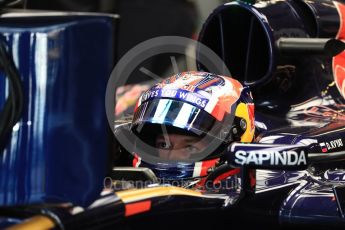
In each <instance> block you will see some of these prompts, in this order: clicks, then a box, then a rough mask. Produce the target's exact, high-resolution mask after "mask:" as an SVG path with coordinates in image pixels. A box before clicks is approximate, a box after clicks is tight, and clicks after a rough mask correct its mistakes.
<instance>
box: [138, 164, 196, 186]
mask: <svg viewBox="0 0 345 230" xmlns="http://www.w3.org/2000/svg"><path fill="white" fill-rule="evenodd" d="M140 167H147V168H150V169H151V170H152V171H153V172H154V173H155V175H156V176H157V177H158V178H160V179H161V180H181V179H189V178H192V177H193V172H194V167H195V163H175V164H172V163H171V164H165V163H157V164H155V165H153V164H150V163H147V162H142V163H141V164H140ZM162 182H164V181H162Z"/></svg>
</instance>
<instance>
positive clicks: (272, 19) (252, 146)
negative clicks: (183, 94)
mask: <svg viewBox="0 0 345 230" xmlns="http://www.w3.org/2000/svg"><path fill="white" fill-rule="evenodd" d="M94 17H95V16H92V17H91V19H90V18H88V17H86V16H84V17H83V18H81V19H80V18H79V19H80V20H86V19H89V20H91V21H87V22H88V23H92V22H93V21H92V20H95V22H94V23H97V20H96V19H95V18H94ZM102 17H104V15H103V16H102ZM70 19H71V18H70V17H68V18H65V19H64V20H65V21H66V20H70ZM72 19H75V18H72ZM99 20H106V21H107V19H105V18H102V19H99ZM343 20H345V4H343V3H342V2H341V1H330V0H318V1H303V0H284V1H283V0H281V1H262V2H257V3H255V4H254V5H252V4H249V3H246V2H237V1H236V2H230V3H226V4H225V5H222V6H220V7H218V8H217V9H215V10H214V11H213V13H212V14H211V15H210V16H209V18H208V19H207V20H206V22H205V23H204V26H203V28H202V31H201V32H200V35H199V42H201V43H202V44H204V45H206V46H207V47H209V48H210V49H212V50H213V52H215V53H216V54H217V55H218V56H220V57H221V59H222V60H223V61H224V63H225V65H226V67H227V68H228V69H229V71H230V72H231V76H232V77H233V78H235V79H236V80H238V81H239V82H241V83H242V84H243V86H244V88H246V89H247V88H248V89H250V91H251V92H252V97H253V98H254V103H255V122H254V120H252V121H253V123H250V122H249V121H248V119H249V120H250V117H249V118H248V117H246V118H244V119H245V120H246V121H247V122H246V123H245V125H243V123H242V120H239V121H238V125H239V126H238V127H242V128H243V129H244V131H243V132H244V133H245V132H247V131H246V130H247V129H248V128H249V126H252V127H255V137H254V140H253V142H251V141H248V140H246V139H241V138H240V139H238V140H237V141H232V142H231V143H229V145H227V146H226V147H225V148H224V154H223V156H222V162H223V163H222V164H221V165H218V164H217V163H218V160H217V161H215V160H214V158H212V159H211V158H205V159H204V160H203V161H202V162H201V163H200V162H195V161H193V162H188V163H185V164H176V165H175V166H171V165H169V166H167V167H166V166H164V165H163V164H157V165H158V167H153V166H152V163H151V162H150V163H148V162H144V160H142V159H144V157H145V156H142V155H140V154H139V153H138V154H139V155H140V156H137V155H135V156H133V157H132V155H131V152H132V151H130V150H128V148H125V146H123V143H122V142H121V141H119V143H118V145H117V146H116V150H117V153H118V154H122V155H124V156H129V157H130V159H131V160H132V159H133V165H134V167H129V166H126V167H124V166H117V167H114V168H113V169H112V171H111V173H110V174H109V176H108V177H106V178H105V180H103V178H104V177H102V175H105V168H106V164H104V163H102V161H101V160H100V159H99V157H98V158H97V157H95V154H89V153H88V152H90V151H91V150H90V151H88V150H86V149H87V148H90V149H91V148H96V147H95V146H96V145H95V142H97V140H99V141H101V140H100V139H98V137H97V134H101V132H97V133H95V134H96V135H95V134H94V135H93V136H92V137H95V138H96V139H95V140H91V139H93V138H90V136H89V138H88V140H89V141H90V143H85V142H84V141H83V140H80V136H79V139H76V138H77V136H78V135H82V134H83V132H82V131H83V129H85V127H84V126H82V125H85V123H83V124H81V123H79V122H78V119H76V120H73V119H74V118H73V117H70V121H69V124H70V125H73V121H75V124H74V125H75V130H74V131H73V132H66V130H65V129H63V128H62V129H61V127H63V126H62V125H61V124H60V126H59V124H58V125H57V124H55V125H56V127H55V126H54V125H52V124H53V123H49V122H50V120H49V119H51V117H50V116H52V115H49V116H47V117H44V116H46V115H45V114H44V113H43V112H42V113H37V114H41V118H42V119H43V120H42V124H41V123H40V124H41V125H38V126H37V127H36V126H35V130H37V129H38V130H39V132H38V133H40V135H39V136H38V137H35V138H38V140H39V139H40V138H43V136H44V135H48V136H49V135H52V136H50V137H49V138H47V140H49V142H48V143H50V144H53V145H54V146H57V148H58V149H60V150H63V151H61V152H57V151H55V150H51V149H52V148H49V146H45V145H40V144H37V145H35V143H41V142H39V141H37V142H33V143H34V145H33V147H32V148H31V147H30V149H29V148H28V149H27V148H24V147H16V144H15V143H13V140H14V139H15V138H17V139H15V140H24V139H23V138H28V139H30V132H27V130H26V129H28V128H25V129H24V128H22V129H24V132H22V133H21V135H23V136H25V137H22V136H20V135H19V134H18V133H15V134H12V139H11V145H10V146H8V147H7V150H4V152H3V154H2V155H0V157H1V158H2V163H1V164H0V172H1V174H2V175H0V176H1V181H0V183H1V184H0V186H2V187H1V188H2V191H1V192H0V202H1V203H0V204H1V209H0V216H1V218H0V226H1V227H9V228H10V229H11V228H13V229H26V228H29V227H31V228H32V229H50V228H56V229H59V228H61V229H108V228H110V227H113V228H120V229H121V228H123V229H131V228H133V229H138V228H154V229H156V228H165V229H173V228H187V227H189V226H193V228H201V229H206V228H215V227H255V228H259V229H260V228H267V227H272V226H274V227H285V228H289V227H296V226H297V227H313V228H320V229H325V228H330V227H332V228H338V227H340V228H343V227H344V226H345V146H344V142H345V113H344V109H345V99H344V98H345V72H344V70H345V62H344V61H345V52H343V51H344V50H345V45H344V43H343V42H342V40H343V39H345V28H344V24H343ZM107 22H108V21H107ZM83 29H84V30H87V28H83ZM69 30H70V31H69V33H74V32H75V33H77V32H80V30H81V29H80V28H77V29H76V30H73V28H72V29H71V28H69ZM104 31H106V32H109V28H108V27H106V28H104ZM104 31H103V32H104ZM61 33H62V32H61ZM109 34H111V33H109ZM51 36H53V35H51ZM55 36H57V35H55ZM60 36H63V35H60ZM43 38H45V39H47V37H44V36H38V35H37V39H43ZM13 39H15V37H14V38H13ZM55 39H57V38H56V37H55ZM43 40H44V39H43ZM44 41H45V42H47V40H44ZM12 42H13V44H15V41H12ZM41 42H42V41H41ZM44 44H46V43H44ZM52 44H54V43H52ZM43 47H44V45H43ZM56 47H58V46H56ZM106 50H107V49H104V52H106ZM60 51H61V52H62V51H63V50H60ZM36 52H38V51H36ZM102 52H103V51H102ZM56 55H57V54H56ZM201 55H202V54H201V52H200V49H197V55H196V56H197V57H198V56H201ZM100 56H101V55H100ZM53 57H55V58H58V56H53ZM85 58H86V57H85ZM41 64H42V63H41ZM53 67H54V65H52V67H51V69H50V70H49V71H53V70H54V68H53ZM55 68H58V67H57V65H55ZM198 70H199V71H200V72H198V73H197V74H199V73H201V71H204V72H202V73H203V74H204V73H206V72H211V71H210V70H209V69H207V67H206V66H204V65H203V64H202V63H198ZM23 71H25V70H23ZM37 71H38V72H39V71H40V69H39V68H38V67H37ZM46 71H48V70H46ZM53 72H54V71H53ZM54 73H55V72H54ZM85 74H87V73H85ZM217 74H219V75H221V74H222V73H221V72H220V73H212V74H209V73H208V74H205V76H204V75H203V76H202V77H203V78H208V81H206V82H205V81H203V82H202V84H201V83H200V82H199V81H198V82H197V83H195V84H196V85H193V86H194V88H193V90H194V89H196V88H198V87H199V88H200V86H201V85H202V86H205V88H207V87H209V86H210V85H213V84H218V83H219V81H218V80H219V79H218V78H217V77H216V75H217ZM185 75H186V74H185V73H180V74H177V75H176V76H174V79H175V80H176V79H177V78H178V77H182V78H183V77H185ZM187 75H188V73H187ZM42 76H43V75H42ZM177 76H178V77H177ZM217 76H218V75H217ZM215 79H216V80H215ZM169 81H170V79H169ZM236 82H237V81H233V84H237V83H236ZM45 83H46V82H41V83H40V84H41V85H40V84H38V86H37V87H38V90H37V91H38V92H40V93H42V92H44V90H43V88H44V87H43V88H42V84H43V85H44V84H45ZM165 83H166V82H165ZM199 83H200V84H199ZM221 84H225V83H224V82H222V83H221ZM1 86H2V85H1ZM4 87H5V86H4ZM39 87H41V88H39ZM99 87H100V88H102V86H101V85H100V86H99ZM27 88H30V87H29V86H28V87H27ZM52 89H53V90H54V88H52ZM40 90H41V91H40ZM145 90H147V88H145ZM35 91H36V89H35ZM100 91H102V90H100ZM80 92H83V91H80ZM90 92H91V90H87V89H86V90H85V92H84V93H85V94H89V93H90ZM102 92H103V91H102ZM148 92H149V93H148V94H146V95H147V96H145V100H148V99H150V97H155V96H151V95H154V93H152V92H153V91H148ZM155 92H156V91H155ZM40 93H38V94H36V95H35V97H37V98H38V99H37V98H36V99H37V100H38V101H41V100H43V99H42V97H43V96H42V95H41V94H40ZM157 94H158V93H157ZM43 95H45V94H44V93H43ZM248 95H249V94H248ZM60 96H61V95H60ZM30 98H31V97H30ZM33 98H34V97H33ZM43 98H45V97H43ZM76 98H79V99H80V97H76ZM168 98H170V97H168V96H166V97H164V100H168ZM36 99H35V100H36ZM141 99H142V98H141ZM46 100H47V101H49V100H52V97H49V95H48V96H47V99H44V101H43V102H42V101H41V102H42V103H43V105H45V104H44V103H46ZM90 100H91V99H90ZM152 101H153V100H152ZM77 102H80V103H82V100H80V101H77ZM142 102H145V101H142ZM51 103H52V107H51V108H50V109H51V111H54V112H55V114H54V116H58V115H63V114H64V109H63V108H62V106H60V104H59V103H56V104H54V103H53V102H51ZM65 103H67V102H66V101H65ZM118 103H121V102H118ZM169 103H173V102H171V101H169ZM207 103H209V101H208V102H207ZM62 104H63V103H62ZM72 104H73V103H72V102H71V104H69V103H67V104H66V105H67V107H68V108H72V107H73V106H71V105H72ZM91 104H93V105H94V106H89V107H85V108H86V109H85V111H83V114H80V115H81V116H84V115H85V114H86V115H85V116H89V113H88V112H91V111H92V110H93V109H95V108H96V103H94V101H91ZM40 105H41V104H39V103H38V104H35V106H40ZM145 105H147V107H149V106H150V105H149V104H145ZM140 106H141V105H138V104H137V106H136V108H135V110H136V111H139V112H140V113H139V115H134V118H133V121H135V120H138V119H140V118H141V117H144V116H145V113H146V111H149V110H146V108H145V110H142V109H141V107H140ZM202 107H207V105H206V104H205V106H202ZM29 108H31V107H30V106H29ZM35 108H38V107H35ZM174 108H180V107H178V104H176V107H174ZM181 108H182V107H181ZM181 108H180V109H181ZM250 108H251V107H250V106H249V107H248V108H247V107H246V112H247V114H250V113H251V110H250ZM87 109H89V110H88V111H87ZM47 110H49V108H47ZM27 111H29V112H28V114H30V113H31V112H32V111H31V110H28V109H24V114H26V112H27ZM30 111H31V112H30ZM42 111H43V109H42ZM198 111H199V110H198ZM149 112H150V111H149ZM35 114H36V112H35ZM37 114H36V115H37ZM92 114H94V112H93V111H92ZM37 116H38V115H37ZM208 116H209V115H206V114H204V117H205V118H206V117H208ZM248 116H249V115H248ZM90 119H91V120H92V119H94V120H92V121H94V122H92V123H90V127H91V126H92V127H95V129H96V130H98V129H99V126H98V123H97V119H95V118H90ZM233 119H234V121H236V119H235V118H233ZM46 120H49V122H48V121H46ZM44 122H47V123H44ZM60 122H62V120H60ZM248 122H249V123H248ZM62 123H63V122H62ZM192 123H193V125H194V120H193V122H192ZM192 123H188V125H189V126H191V125H192ZM45 124H49V125H48V126H49V129H48V130H47V131H44V132H47V133H48V134H44V132H43V131H42V130H43V127H44V126H45ZM29 126H30V125H29ZM132 127H133V122H128V121H121V122H117V123H116V126H115V128H114V132H115V136H116V137H117V139H118V140H121V138H123V137H126V138H127V139H133V138H134V137H133V136H132V135H133V132H132V131H131V128H132ZM40 128H42V130H41V129H40ZM18 129H19V130H20V128H19V127H17V130H18ZM13 130H15V129H13ZM253 130H254V128H253ZM67 131H68V130H67ZM69 131H71V130H69ZM238 131H239V130H238V129H236V130H235V131H234V130H233V129H232V132H233V134H237V133H238ZM13 132H14V131H13ZM49 132H52V134H49ZM33 133H35V132H33ZM69 133H72V134H69ZM74 133H77V134H78V135H74ZM66 134H69V135H70V136H68V135H67V136H65V135H66ZM242 134H243V133H242ZM35 135H36V134H35ZM27 136H28V137H27ZM14 137H15V138H14ZM54 137H55V138H56V139H54ZM71 137H73V138H74V139H73V140H74V142H72V141H71V140H70V139H71ZM60 139H62V140H63V141H60ZM86 139H87V138H86ZM44 140H45V139H44ZM64 141H67V143H70V144H71V145H72V143H73V145H74V146H73V147H70V146H59V144H62V143H64ZM102 143H103V142H102ZM37 147H40V148H41V147H42V149H40V152H41V151H43V150H44V151H45V152H46V153H47V154H46V155H41V154H36V150H37ZM163 147H164V146H163ZM16 148H19V150H18V149H16ZM69 148H72V151H69V150H68V149H69ZM30 151H32V153H33V154H31V155H30V154H24V156H30V157H27V158H25V157H23V158H25V159H22V158H20V157H17V155H18V154H15V153H22V152H25V153H28V152H30ZM83 151H86V152H87V153H84V155H83ZM134 152H135V151H134ZM8 153H10V154H12V155H13V156H14V158H13V159H12V160H11V159H10V160H9V158H8V155H7V154H8ZM34 153H35V154H34ZM59 153H61V154H62V156H60V155H59ZM69 154H70V155H69ZM34 156H40V157H41V158H37V159H36V158H34ZM64 157H65V159H64ZM68 158H71V161H70V162H68V160H67V159H68ZM76 159H77V160H76ZM102 159H104V158H102ZM32 162H35V163H32ZM37 162H40V165H39V166H37V165H38V163H37ZM56 162H58V163H59V165H57V166H55V164H56ZM13 164H16V165H17V166H16V167H18V168H16V169H14V168H13V167H14V166H13ZM21 165H22V167H23V168H24V169H26V170H27V171H25V173H22V174H21V175H16V173H18V172H22V171H20V170H19V166H21ZM32 165H35V166H36V169H30V170H28V168H29V166H32ZM157 165H156V166H157ZM138 166H140V167H138ZM48 167H49V168H48ZM42 169H43V170H42ZM35 170H38V171H37V172H32V171H35ZM44 170H46V171H44ZM54 170H56V171H54ZM177 171H179V172H180V174H178V175H177V176H175V177H168V176H167V175H168V174H170V173H171V172H173V173H175V172H177ZM38 172H39V173H42V174H43V175H44V176H45V179H44V180H43V181H44V182H45V183H46V184H42V183H40V182H37V181H36V180H35V175H36V176H37V175H38V174H37V173H38ZM102 173H103V174H102ZM24 174H28V175H29V177H30V179H29V178H28V176H27V175H24ZM58 174H60V175H58ZM3 175H5V176H3ZM175 175H176V174H175ZM65 177H66V178H65ZM191 177H193V179H192V180H191V179H190V178H191ZM23 178H24V179H23ZM181 179H184V180H181ZM18 180H20V181H22V182H23V184H24V185H23V184H21V183H18V182H17V181H18ZM51 180H53V181H51ZM102 180H103V186H102V185H101V183H99V182H102ZM92 181H96V182H97V183H96V182H95V183H92ZM32 183H36V186H32V185H31V184H32ZM3 184H4V185H3ZM12 184H14V185H13V186H10V185H12ZM95 184H97V185H98V186H99V187H97V188H95ZM41 188H44V189H41ZM101 190H102V191H101ZM99 194H101V195H99Z"/></svg>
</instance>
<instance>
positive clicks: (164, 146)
mask: <svg viewBox="0 0 345 230" xmlns="http://www.w3.org/2000/svg"><path fill="white" fill-rule="evenodd" d="M156 148H159V149H169V145H168V144H167V143H166V142H165V141H157V142H156Z"/></svg>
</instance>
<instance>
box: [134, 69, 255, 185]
mask: <svg viewBox="0 0 345 230" xmlns="http://www.w3.org/2000/svg"><path fill="white" fill-rule="evenodd" d="M254 131H255V126H254V104H253V99H252V96H251V92H250V91H249V88H248V87H243V86H242V85H241V83H240V82H238V81H237V80H235V79H233V78H230V77H226V76H220V75H216V74H212V73H207V72H196V71H194V72H183V73H179V74H176V75H173V76H171V77H169V78H167V79H165V80H163V81H161V82H159V83H157V84H155V85H154V86H153V87H151V88H150V89H148V90H147V91H145V92H144V93H143V94H142V95H141V97H140V98H139V100H138V101H137V103H136V106H135V109H134V116H133V120H132V124H131V132H133V133H134V134H135V136H136V137H137V140H136V142H135V143H136V144H135V145H136V146H135V150H134V153H135V154H134V155H135V157H134V160H133V166H134V167H148V168H150V169H151V170H152V171H153V172H154V173H155V174H156V176H157V177H158V178H160V179H166V180H178V179H191V178H202V177H205V176H206V175H207V174H208V173H209V172H210V171H212V169H214V168H215V167H216V166H217V165H220V164H221V163H222V162H223V159H222V156H223V154H224V152H225V151H226V147H227V146H228V145H229V144H230V143H232V142H234V141H239V142H251V141H252V140H253V138H254ZM163 134H166V135H165V136H168V138H169V135H176V136H177V137H193V138H196V140H198V143H203V145H202V146H203V147H202V148H200V149H198V151H197V152H195V151H194V150H193V151H194V152H193V154H189V155H188V157H185V158H178V159H172V160H171V159H167V158H165V159H162V157H161V155H160V153H158V152H160V150H159V149H160V147H161V146H157V145H156V144H155V141H156V140H157V136H158V135H160V136H164V135H163ZM177 140H181V139H177ZM167 142H169V140H167ZM182 142H183V141H182ZM177 144H179V143H177ZM199 146H200V145H199ZM163 147H164V148H165V147H166V145H165V146H163ZM176 151H177V154H179V153H180V152H181V154H184V155H186V154H185V148H184V149H177V150H176ZM178 151H180V152H178Z"/></svg>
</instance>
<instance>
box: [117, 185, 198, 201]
mask: <svg viewBox="0 0 345 230" xmlns="http://www.w3.org/2000/svg"><path fill="white" fill-rule="evenodd" d="M116 195H117V196H119V197H120V198H121V200H122V201H123V202H124V203H130V202H134V201H139V200H146V199H150V198H153V197H160V196H176V195H185V196H194V197H202V194H201V193H200V192H197V191H192V190H188V189H184V188H179V187H156V188H145V189H134V190H127V191H121V192H117V193H116Z"/></svg>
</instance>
